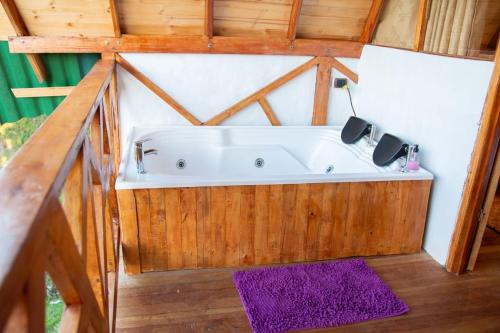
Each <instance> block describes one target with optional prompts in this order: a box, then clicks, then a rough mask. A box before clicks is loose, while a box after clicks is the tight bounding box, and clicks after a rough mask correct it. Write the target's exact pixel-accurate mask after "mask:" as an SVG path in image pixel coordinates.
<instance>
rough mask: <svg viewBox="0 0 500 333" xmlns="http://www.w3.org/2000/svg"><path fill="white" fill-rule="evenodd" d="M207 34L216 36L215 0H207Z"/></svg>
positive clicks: (210, 36)
mask: <svg viewBox="0 0 500 333" xmlns="http://www.w3.org/2000/svg"><path fill="white" fill-rule="evenodd" d="M205 36H206V37H208V38H209V39H210V38H212V37H213V36H214V0H205Z"/></svg>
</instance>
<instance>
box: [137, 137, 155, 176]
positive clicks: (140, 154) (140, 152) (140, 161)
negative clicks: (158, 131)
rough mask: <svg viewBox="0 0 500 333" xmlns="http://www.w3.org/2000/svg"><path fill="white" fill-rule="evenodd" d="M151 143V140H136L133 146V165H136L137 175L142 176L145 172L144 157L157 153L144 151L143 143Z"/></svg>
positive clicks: (153, 150) (150, 150)
mask: <svg viewBox="0 0 500 333" xmlns="http://www.w3.org/2000/svg"><path fill="white" fill-rule="evenodd" d="M148 141H151V139H149V138H146V139H142V140H137V141H135V142H134V145H135V163H136V165H137V173H139V174H144V173H146V170H144V156H146V155H156V154H157V153H158V151H157V150H156V149H147V150H144V147H143V143H144V142H148Z"/></svg>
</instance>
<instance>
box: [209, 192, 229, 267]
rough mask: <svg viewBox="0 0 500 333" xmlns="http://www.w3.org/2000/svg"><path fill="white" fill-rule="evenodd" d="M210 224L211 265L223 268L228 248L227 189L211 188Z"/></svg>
mask: <svg viewBox="0 0 500 333" xmlns="http://www.w3.org/2000/svg"><path fill="white" fill-rule="evenodd" d="M209 214H210V223H209V226H208V230H209V232H208V233H207V235H208V236H209V240H210V242H209V249H210V250H209V254H210V257H209V265H210V267H222V266H224V261H225V258H224V257H225V253H224V252H225V247H226V222H225V217H226V188H225V187H222V186H216V187H211V188H210V210H209Z"/></svg>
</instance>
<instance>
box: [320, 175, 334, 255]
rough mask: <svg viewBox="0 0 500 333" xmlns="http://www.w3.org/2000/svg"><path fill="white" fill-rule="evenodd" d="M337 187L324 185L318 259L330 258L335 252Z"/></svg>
mask: <svg viewBox="0 0 500 333" xmlns="http://www.w3.org/2000/svg"><path fill="white" fill-rule="evenodd" d="M335 189H336V186H330V185H329V184H325V185H324V186H323V196H322V203H321V219H320V221H319V227H318V240H317V242H318V245H317V248H318V250H317V252H316V253H317V257H316V259H318V260H322V259H325V258H328V257H329V256H330V255H332V253H333V251H332V250H333V236H334V235H333V226H334V224H335V219H334V216H333V212H334V205H335Z"/></svg>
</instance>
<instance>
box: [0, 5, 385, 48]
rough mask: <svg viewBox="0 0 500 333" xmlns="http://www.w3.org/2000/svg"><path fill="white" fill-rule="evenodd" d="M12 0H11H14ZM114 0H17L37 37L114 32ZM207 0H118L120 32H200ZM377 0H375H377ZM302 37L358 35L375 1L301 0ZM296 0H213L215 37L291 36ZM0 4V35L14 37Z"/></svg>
mask: <svg viewBox="0 0 500 333" xmlns="http://www.w3.org/2000/svg"><path fill="white" fill-rule="evenodd" d="M10 1H12V0H10ZM112 1H113V0H50V1H49V0H47V1H41V0H14V1H13V2H15V4H16V5H17V8H18V9H19V12H20V14H21V16H22V18H23V20H24V22H25V24H26V26H27V28H28V30H29V33H30V35H33V36H80V37H95V36H109V37H112V36H114V35H115V33H114V28H113V20H112V14H111V13H112V10H111V7H110V4H111V3H112ZM206 1H209V0H115V1H114V2H115V3H116V7H117V12H118V17H119V24H120V28H121V33H123V34H132V35H177V36H199V35H203V34H204V22H205V5H206V3H205V2H206ZM375 1H376V0H375ZM301 2H302V6H301V7H302V8H301V10H300V14H299V20H298V25H297V37H298V38H315V39H316V38H325V39H344V40H358V39H359V37H360V35H361V33H362V30H363V27H364V25H365V22H366V20H367V17H368V13H369V11H370V8H371V6H372V0H303V1H301ZM293 3H294V0H214V1H213V31H214V35H215V36H228V37H262V36H269V37H283V38H285V37H286V36H287V30H288V25H289V20H290V16H291V14H292V6H293ZM14 35H15V32H14V31H13V29H12V26H11V23H10V22H9V20H8V18H7V17H6V15H5V12H4V10H3V9H2V7H1V6H0V39H2V40H6V39H7V37H8V36H14Z"/></svg>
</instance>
